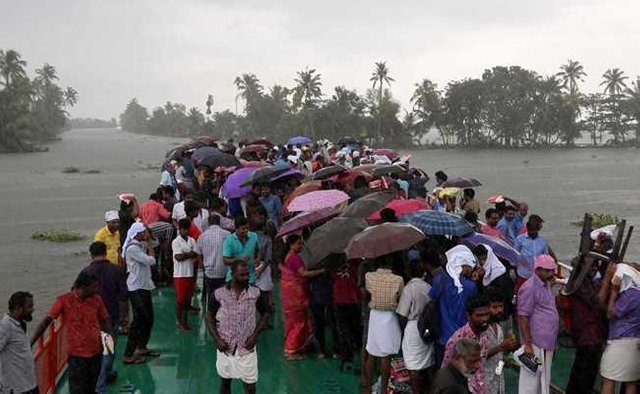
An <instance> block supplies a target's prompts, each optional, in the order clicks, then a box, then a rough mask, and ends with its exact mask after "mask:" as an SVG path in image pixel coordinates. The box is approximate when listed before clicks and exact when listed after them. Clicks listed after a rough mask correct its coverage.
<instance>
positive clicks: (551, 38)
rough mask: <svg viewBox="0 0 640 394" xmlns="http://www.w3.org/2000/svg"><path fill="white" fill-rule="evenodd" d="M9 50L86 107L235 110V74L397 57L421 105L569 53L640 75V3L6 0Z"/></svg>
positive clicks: (331, 82)
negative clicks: (170, 105) (493, 73)
mask: <svg viewBox="0 0 640 394" xmlns="http://www.w3.org/2000/svg"><path fill="white" fill-rule="evenodd" d="M0 10H1V11H0V37H1V39H0V47H3V48H14V49H16V50H18V51H19V52H20V53H21V54H22V56H23V57H24V58H25V59H26V60H27V61H28V62H29V69H30V70H32V69H33V68H34V67H39V66H41V65H42V63H44V62H49V63H51V64H53V65H55V66H56V68H57V69H58V72H59V74H60V76H61V79H62V83H63V84H64V85H68V86H73V87H75V88H76V89H77V90H78V91H79V93H80V102H79V103H78V104H77V106H76V107H75V108H74V109H73V110H72V111H71V113H72V115H73V116H83V117H85V116H87V117H88V116H92V117H101V118H109V117H112V116H117V115H118V114H119V113H120V112H121V111H122V108H123V107H124V105H125V103H126V102H127V101H128V100H129V99H130V98H131V97H134V96H136V97H138V98H139V100H140V102H141V103H142V104H143V105H145V106H147V107H148V108H152V107H154V106H157V105H160V104H162V103H164V102H165V101H167V100H171V101H174V102H182V103H185V104H186V105H187V106H199V107H201V108H202V107H203V106H204V105H203V103H204V101H205V98H206V95H207V94H208V93H212V94H213V95H214V96H215V101H216V103H215V105H214V109H215V110H220V109H226V108H229V109H232V110H233V109H234V98H235V95H236V90H235V86H234V85H233V79H234V78H235V76H237V75H239V74H241V73H244V72H253V73H255V74H256V75H257V76H258V77H259V78H260V80H261V81H262V83H263V85H264V86H271V85H273V84H276V83H277V84H282V85H285V86H291V85H293V79H294V77H295V72H296V71H298V70H301V69H303V68H305V67H307V66H308V67H310V68H317V69H318V70H319V71H320V73H321V74H322V80H323V91H324V93H325V94H327V95H329V94H331V92H332V91H333V87H334V86H336V85H345V86H347V87H351V88H357V89H358V90H359V91H360V92H364V90H365V89H366V88H368V87H369V86H370V82H369V77H370V75H371V71H372V69H373V63H374V62H375V61H379V60H385V61H386V62H387V65H388V66H389V68H390V75H391V76H392V77H393V78H395V79H396V83H394V84H393V86H392V90H393V93H394V95H395V97H396V98H397V99H399V100H400V102H401V103H402V105H403V107H405V108H407V107H408V106H409V98H410V97H411V92H412V90H413V84H414V83H416V82H419V81H420V80H421V79H423V78H429V79H431V80H433V81H434V82H437V83H438V85H439V86H441V87H443V86H444V85H446V83H447V82H448V81H450V80H454V79H461V78H464V77H479V76H480V75H481V74H482V71H483V70H484V69H485V68H488V67H491V66H494V65H514V64H516V65H521V66H523V67H527V68H531V69H533V70H536V71H538V72H539V73H541V74H551V73H555V72H556V71H557V69H558V67H559V65H561V64H562V63H564V62H566V60H567V59H568V58H571V59H574V60H579V61H580V62H582V64H583V65H584V66H585V69H586V72H587V74H588V77H587V80H586V82H585V83H584V84H583V85H582V89H583V90H586V91H593V90H596V89H599V87H598V84H599V82H600V76H601V75H602V73H603V72H604V71H605V70H606V69H607V68H611V67H619V68H621V69H622V70H624V71H625V72H626V74H627V75H628V76H629V77H632V78H635V76H636V75H637V74H640V58H639V56H638V54H637V45H638V43H639V42H640V24H638V23H637V15H638V13H639V12H640V3H639V2H637V1H636V0H537V1H532V0H527V1H523V0H448V1H447V0H445V1H442V0H438V1H434V0H422V1H420V0H416V1H396V2H391V1H379V0H369V1H349V0H342V1H335V0H328V1H322V2H308V1H301V0H298V1H295V0H271V1H254V0H251V1H249V0H236V1H231V0H227V1H210V0H180V1H178V0H175V1H169V0H129V1H125V0H106V1H105V0H101V1H97V0H96V1H94V0H57V1H46V0H40V1H28V0H24V1H16V0H0Z"/></svg>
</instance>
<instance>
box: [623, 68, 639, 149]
mask: <svg viewBox="0 0 640 394" xmlns="http://www.w3.org/2000/svg"><path fill="white" fill-rule="evenodd" d="M625 93H626V95H627V100H626V107H627V111H628V113H629V115H630V116H632V117H633V118H635V121H636V141H635V142H636V146H640V76H638V77H636V80H635V82H632V83H631V87H630V88H627V89H626V90H625Z"/></svg>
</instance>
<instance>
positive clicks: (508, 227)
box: [496, 216, 518, 245]
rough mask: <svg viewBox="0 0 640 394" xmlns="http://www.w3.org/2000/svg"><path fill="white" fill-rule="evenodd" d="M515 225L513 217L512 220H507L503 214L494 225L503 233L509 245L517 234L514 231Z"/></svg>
mask: <svg viewBox="0 0 640 394" xmlns="http://www.w3.org/2000/svg"><path fill="white" fill-rule="evenodd" d="M516 225H517V223H516V219H515V218H514V219H513V220H507V217H506V216H503V217H502V219H500V220H499V221H498V225H497V226H496V227H498V230H500V232H501V233H502V234H504V236H505V238H506V239H507V241H509V243H510V244H511V245H513V243H514V242H515V240H516V235H518V233H517V232H516Z"/></svg>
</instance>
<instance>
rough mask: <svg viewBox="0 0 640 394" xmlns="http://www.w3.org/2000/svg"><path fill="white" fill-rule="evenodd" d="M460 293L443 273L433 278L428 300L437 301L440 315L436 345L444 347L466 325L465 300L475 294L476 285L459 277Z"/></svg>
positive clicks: (447, 275) (476, 290)
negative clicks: (438, 335)
mask: <svg viewBox="0 0 640 394" xmlns="http://www.w3.org/2000/svg"><path fill="white" fill-rule="evenodd" d="M460 283H461V284H462V292H461V293H458V289H457V288H456V286H455V285H454V284H453V279H452V278H451V277H450V276H449V274H447V273H446V272H443V273H441V274H439V275H438V276H436V277H435V278H433V286H431V289H430V290H429V298H431V299H433V300H437V301H438V313H439V315H440V337H439V338H438V343H439V344H441V345H446V343H447V341H448V340H449V338H451V336H452V335H453V334H454V333H455V332H456V331H457V330H458V329H459V328H460V327H462V326H464V325H465V324H467V311H466V308H465V303H466V302H467V299H468V298H469V297H470V296H472V295H473V294H476V293H477V292H478V289H477V288H476V284H475V283H474V282H473V281H472V280H470V279H467V278H465V277H463V276H461V277H460Z"/></svg>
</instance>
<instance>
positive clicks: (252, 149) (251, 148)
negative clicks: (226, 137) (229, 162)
mask: <svg viewBox="0 0 640 394" xmlns="http://www.w3.org/2000/svg"><path fill="white" fill-rule="evenodd" d="M265 149H267V147H266V146H264V145H247V146H245V147H244V148H242V152H241V153H260V152H262V151H263V150H265Z"/></svg>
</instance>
